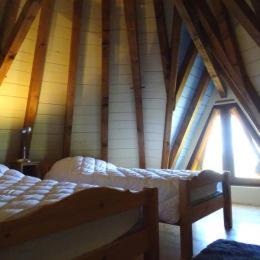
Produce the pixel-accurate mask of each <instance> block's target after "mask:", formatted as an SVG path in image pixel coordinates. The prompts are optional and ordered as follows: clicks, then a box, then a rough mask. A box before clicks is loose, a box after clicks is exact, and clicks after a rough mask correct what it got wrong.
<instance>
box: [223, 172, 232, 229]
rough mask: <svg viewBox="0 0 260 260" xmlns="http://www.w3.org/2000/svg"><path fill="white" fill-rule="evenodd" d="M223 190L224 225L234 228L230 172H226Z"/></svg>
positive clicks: (227, 227)
mask: <svg viewBox="0 0 260 260" xmlns="http://www.w3.org/2000/svg"><path fill="white" fill-rule="evenodd" d="M222 190H223V197H224V206H223V212H224V225H225V228H226V229H227V230H228V229H231V228H232V202H231V188H230V172H224V174H223V181H222Z"/></svg>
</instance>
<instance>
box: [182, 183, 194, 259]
mask: <svg viewBox="0 0 260 260" xmlns="http://www.w3.org/2000/svg"><path fill="white" fill-rule="evenodd" d="M179 184H180V185H179V198H180V201H179V208H180V237H181V259H182V260H189V259H191V258H192V255H193V246H192V218H191V217H192V216H191V208H190V181H189V180H185V179H180V180H179Z"/></svg>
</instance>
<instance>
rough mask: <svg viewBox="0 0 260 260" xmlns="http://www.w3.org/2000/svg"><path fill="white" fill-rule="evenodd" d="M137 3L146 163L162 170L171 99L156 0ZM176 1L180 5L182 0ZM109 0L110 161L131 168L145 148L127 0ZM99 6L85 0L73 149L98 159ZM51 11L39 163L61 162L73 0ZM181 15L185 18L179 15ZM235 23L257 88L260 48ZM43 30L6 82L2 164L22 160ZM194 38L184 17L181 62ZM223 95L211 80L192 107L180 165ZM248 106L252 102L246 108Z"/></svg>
mask: <svg viewBox="0 0 260 260" xmlns="http://www.w3.org/2000/svg"><path fill="white" fill-rule="evenodd" d="M136 2H137V13H136V14H137V16H136V17H137V24H138V30H137V31H138V35H137V36H138V48H139V54H140V67H141V78H142V103H143V106H142V108H143V124H144V149H145V158H146V167H156V168H159V167H160V166H161V159H162V157H161V155H162V143H163V138H164V124H165V122H164V120H165V107H166V100H167V99H166V92H165V82H164V76H163V70H162V62H161V54H160V46H159V39H158V34H157V25H156V19H155V12H154V2H153V1H152V0H138V1H136ZM177 2H179V3H180V4H182V2H184V1H177ZM185 2H186V1H185ZM110 4H111V9H110V15H111V21H110V50H109V103H108V115H109V121H108V160H109V161H111V162H113V163H115V164H118V165H122V166H126V167H138V166H139V158H138V149H140V147H139V146H138V138H137V131H136V110H135V99H134V90H133V88H132V71H131V62H130V58H129V42H128V39H127V35H128V34H127V26H126V23H125V13H124V3H123V0H111V1H110ZM101 6H102V1H101V0H90V1H84V5H83V9H82V13H81V15H82V18H81V19H82V27H81V35H80V43H79V61H78V66H77V75H76V77H77V80H76V85H75V100H74V106H73V108H74V109H73V126H72V135H71V152H70V153H71V155H88V156H94V157H100V154H101V150H100V149H101V148H100V143H101V139H100V138H101V137H100V131H101V117H100V113H101V93H102V92H101V75H102V69H101V68H102V58H101V54H102V45H101V42H102V31H101V28H102V26H101ZM172 10H173V5H172V1H170V0H165V1H164V11H165V18H166V22H167V24H166V25H167V32H168V36H169V39H170V38H171V25H172V19H174V18H172ZM252 10H253V9H252ZM53 12H54V13H53V20H52V24H51V32H50V37H49V41H48V49H47V56H46V59H45V66H44V74H43V81H42V86H41V94H40V99H39V106H38V112H37V116H36V121H35V124H34V132H33V137H32V144H31V157H32V158H33V159H35V160H40V161H42V160H43V159H46V158H49V159H53V160H55V159H58V158H60V157H61V156H62V140H63V134H64V129H63V128H64V114H65V104H66V94H67V93H66V90H67V84H68V73H69V66H70V58H69V53H70V40H71V30H72V21H73V20H72V13H73V1H72V0H56V3H55V7H54V11H53ZM181 18H182V19H183V18H184V17H182V15H181ZM232 29H233V31H234V32H235V35H236V41H237V42H238V45H239V51H240V53H241V55H242V58H243V63H244V66H245V74H247V75H248V77H249V79H250V81H251V82H252V85H253V87H254V89H256V90H257V92H258V93H259V91H260V84H259V83H260V70H259V68H260V64H259V61H260V48H259V46H258V45H257V44H256V43H255V41H254V40H253V39H252V37H251V36H250V35H249V34H248V32H247V31H246V30H245V29H244V28H243V27H242V26H241V24H240V23H239V22H238V21H237V20H236V19H235V18H234V17H233V18H232ZM37 30H38V20H37V19H36V20H35V22H34V23H33V25H32V28H31V30H30V31H29V33H28V35H27V37H26V39H25V41H24V42H23V45H22V46H21V48H20V50H19V52H18V54H17V56H16V58H15V61H14V63H13V64H12V67H11V69H10V70H9V72H8V74H7V75H6V78H5V79H4V81H3V83H2V86H1V88H0V111H1V112H0V120H1V125H0V138H1V140H4V141H3V142H2V143H1V145H0V160H1V161H2V162H4V161H10V160H13V159H16V158H17V156H18V152H19V140H20V135H19V130H20V128H22V126H23V120H24V114H25V108H26V103H27V96H28V91H29V84H30V73H31V68H32V65H33V57H34V46H35V42H36V37H37ZM190 41H191V37H190V32H189V29H188V28H187V24H186V22H185V21H183V25H182V29H181V41H180V50H179V68H180V67H181V65H182V63H183V60H184V58H185V54H186V51H187V48H188V45H189V43H190ZM211 45H212V44H211V43H207V48H208V49H209V50H210V52H211V54H212V52H214V48H213V47H212V46H211ZM198 52H200V51H198ZM203 64H204V61H203V59H202V58H201V56H200V55H197V57H196V59H195V62H194V64H193V66H192V69H191V71H190V75H189V77H188V79H187V82H186V84H185V87H184V89H183V91H182V94H181V96H180V98H179V100H178V102H177V103H176V106H175V110H174V112H173V114H172V119H173V120H172V129H171V131H172V134H171V138H170V140H169V142H170V145H171V146H172V145H173V144H174V143H175V138H176V136H177V134H178V133H179V131H180V128H181V124H182V122H183V120H184V118H185V115H186V114H187V111H188V108H189V106H190V104H191V100H192V98H193V96H194V95H195V93H196V90H197V89H198V84H199V81H200V78H201V76H202V73H203V70H204V65H203ZM218 68H219V65H218ZM219 72H220V75H222V74H223V68H219ZM230 98H236V97H234V95H233V94H232V93H231V91H230V90H228V91H227V97H226V99H230ZM258 98H259V96H258ZM218 99H221V98H220V96H219V94H218V92H217V90H216V88H215V86H214V83H213V82H210V83H209V84H208V87H207V88H206V90H205V92H204V94H203V95H202V97H201V98H200V100H199V102H198V105H197V106H196V109H194V115H193V116H192V118H191V120H190V123H189V125H188V128H187V130H186V131H185V135H184V138H183V140H182V143H180V149H178V153H177V157H176V158H175V162H174V165H173V166H174V167H176V168H183V167H185V166H186V162H187V161H188V160H189V159H188V158H189V156H190V154H191V153H192V149H193V148H194V146H195V143H196V140H197V139H196V137H197V136H198V135H199V133H200V131H201V129H202V128H203V122H204V121H205V117H206V116H207V113H208V111H210V109H211V106H212V104H214V102H215V100H218ZM238 102H239V100H238ZM250 108H251V107H250ZM250 108H249V110H250ZM247 109H248V107H246V110H247ZM249 112H250V111H249ZM253 119H254V118H253ZM168 167H169V166H168Z"/></svg>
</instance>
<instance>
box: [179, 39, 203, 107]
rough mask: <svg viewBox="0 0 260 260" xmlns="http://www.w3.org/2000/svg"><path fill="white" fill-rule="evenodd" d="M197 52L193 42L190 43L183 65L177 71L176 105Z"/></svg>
mask: <svg viewBox="0 0 260 260" xmlns="http://www.w3.org/2000/svg"><path fill="white" fill-rule="evenodd" d="M197 54H198V51H197V49H196V47H195V45H194V44H193V41H191V42H190V44H189V46H188V49H187V51H186V54H185V57H184V60H183V63H182V65H181V67H180V69H179V71H178V76H177V86H176V93H177V95H176V103H177V102H178V100H179V98H180V96H181V94H182V91H183V89H184V86H185V85H186V82H187V80H188V77H189V75H190V72H191V69H192V66H193V64H194V62H195V59H196V57H197Z"/></svg>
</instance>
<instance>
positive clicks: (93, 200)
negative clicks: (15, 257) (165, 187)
mask: <svg viewBox="0 0 260 260" xmlns="http://www.w3.org/2000/svg"><path fill="white" fill-rule="evenodd" d="M134 208H142V209H143V218H142V220H143V221H142V225H141V227H140V228H138V229H137V230H135V231H134V230H132V231H130V232H128V233H127V234H125V235H124V236H122V237H120V238H118V239H117V240H115V241H113V242H112V243H110V244H107V245H106V246H103V247H101V248H98V249H96V250H94V251H91V252H88V253H86V254H84V255H82V256H80V257H78V259H88V260H94V259H107V260H117V259H118V260H119V259H134V258H135V257H138V256H139V255H142V254H144V259H146V260H148V259H151V260H158V259H159V228H158V225H159V224H158V195H157V189H144V190H143V191H141V192H129V191H119V190H116V189H110V188H91V189H86V190H83V191H80V192H77V193H74V194H73V195H71V196H69V197H66V198H65V199H63V200H61V201H59V202H56V203H53V204H50V205H46V206H43V207H41V208H39V209H38V210H36V211H35V212H32V213H31V214H28V215H26V216H24V217H21V218H17V219H14V220H10V221H6V222H3V223H1V224H0V250H1V249H3V248H5V247H11V246H14V245H17V244H19V243H22V242H25V241H28V240H32V239H35V238H39V237H44V236H47V235H49V234H53V233H56V232H60V231H63V230H66V229H70V228H73V227H76V226H78V225H81V224H84V223H86V222H90V221H94V220H98V219H102V218H105V217H107V216H112V215H116V214H119V213H121V212H124V211H128V210H130V209H134ZM101 235H102V234H101Z"/></svg>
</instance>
